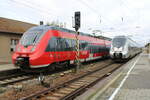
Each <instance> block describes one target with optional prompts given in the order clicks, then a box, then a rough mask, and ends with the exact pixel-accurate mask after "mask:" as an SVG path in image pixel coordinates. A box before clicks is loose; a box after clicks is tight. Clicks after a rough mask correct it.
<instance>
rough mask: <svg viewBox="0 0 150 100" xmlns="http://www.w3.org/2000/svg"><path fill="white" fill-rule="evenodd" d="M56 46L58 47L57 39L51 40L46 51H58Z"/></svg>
mask: <svg viewBox="0 0 150 100" xmlns="http://www.w3.org/2000/svg"><path fill="white" fill-rule="evenodd" d="M56 46H57V40H56V37H52V38H50V40H49V42H48V45H47V48H46V51H56Z"/></svg>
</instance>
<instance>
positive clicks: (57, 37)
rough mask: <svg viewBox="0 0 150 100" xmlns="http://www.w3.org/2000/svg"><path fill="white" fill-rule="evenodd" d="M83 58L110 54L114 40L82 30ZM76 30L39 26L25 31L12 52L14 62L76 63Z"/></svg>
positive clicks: (28, 65)
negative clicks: (85, 32)
mask: <svg viewBox="0 0 150 100" xmlns="http://www.w3.org/2000/svg"><path fill="white" fill-rule="evenodd" d="M78 38H79V43H80V56H79V58H80V60H81V61H89V60H93V59H98V58H100V57H103V56H108V55H109V49H110V45H111V41H108V40H104V39H98V38H94V37H92V36H89V35H86V34H84V33H80V35H79V36H78ZM75 39H76V33H75V31H72V30H68V29H64V28H59V27H52V26H46V25H41V26H36V27H33V28H31V29H29V30H28V31H26V32H25V33H24V34H23V36H22V38H21V40H20V42H19V43H18V45H17V46H16V51H15V52H14V54H13V56H12V61H13V63H14V64H15V65H16V66H18V67H20V68H22V69H31V68H39V67H48V66H50V65H51V64H56V63H57V64H61V63H68V64H70V63H74V61H75V56H76V51H75V46H76V41H75Z"/></svg>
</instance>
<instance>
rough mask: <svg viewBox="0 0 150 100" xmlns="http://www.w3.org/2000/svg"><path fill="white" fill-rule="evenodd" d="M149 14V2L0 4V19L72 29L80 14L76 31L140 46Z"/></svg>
mask: <svg viewBox="0 0 150 100" xmlns="http://www.w3.org/2000/svg"><path fill="white" fill-rule="evenodd" d="M149 10H150V0H0V17H6V18H10V19H15V20H20V21H24V22H29V23H34V24H39V21H40V20H43V21H44V22H52V21H59V22H63V23H66V27H67V28H69V29H73V28H72V16H74V12H75V11H81V28H80V31H82V32H92V31H93V30H101V31H102V35H104V36H107V37H113V36H116V35H126V36H130V37H131V38H133V39H134V40H135V41H137V42H139V43H140V44H144V43H146V42H148V41H150V28H149V27H150V13H149ZM96 35H100V33H97V34H96Z"/></svg>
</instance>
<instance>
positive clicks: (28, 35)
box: [20, 29, 43, 46]
mask: <svg viewBox="0 0 150 100" xmlns="http://www.w3.org/2000/svg"><path fill="white" fill-rule="evenodd" d="M42 34H43V30H42V29H34V30H28V31H27V32H25V33H24V34H23V36H22V38H21V40H20V43H21V44H22V45H24V46H29V45H35V44H36V43H37V42H38V41H39V40H40V38H41V36H42Z"/></svg>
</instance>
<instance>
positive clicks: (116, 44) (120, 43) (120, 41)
mask: <svg viewBox="0 0 150 100" xmlns="http://www.w3.org/2000/svg"><path fill="white" fill-rule="evenodd" d="M125 43H126V39H125V38H114V39H113V41H112V44H113V46H114V47H117V48H120V47H121V46H124V45H125Z"/></svg>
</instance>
